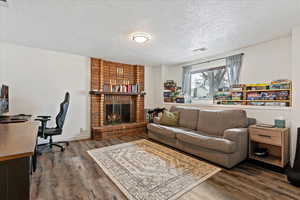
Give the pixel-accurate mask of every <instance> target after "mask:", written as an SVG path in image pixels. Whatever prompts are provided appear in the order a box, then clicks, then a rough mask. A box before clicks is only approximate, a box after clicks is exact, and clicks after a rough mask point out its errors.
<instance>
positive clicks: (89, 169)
mask: <svg viewBox="0 0 300 200" xmlns="http://www.w3.org/2000/svg"><path fill="white" fill-rule="evenodd" d="M141 138H142V137H141V136H126V137H121V138H116V139H110V140H105V141H93V140H85V141H78V142H71V143H70V146H68V147H67V149H66V151H65V152H60V151H58V150H57V151H54V152H48V153H44V154H43V155H42V156H39V158H38V169H37V172H35V173H34V174H33V177H32V184H31V199H32V200H96V199H97V200H98V199H99V200H126V197H125V196H124V195H123V194H122V193H121V191H120V190H119V189H118V188H117V187H116V186H115V185H114V184H113V182H112V181H110V179H109V178H108V177H107V176H106V175H105V174H104V172H103V171H102V170H101V169H100V168H99V166H98V165H97V164H96V163H95V162H94V161H93V160H92V159H91V158H90V156H89V155H88V154H87V152H86V151H87V150H89V149H94V148H100V147H104V146H109V145H113V144H119V143H123V142H129V141H133V140H137V139H141ZM259 199H261V200H288V199H292V200H294V199H295V200H296V199H300V188H296V187H294V186H292V185H290V184H288V183H287V181H286V178H285V176H284V175H283V174H279V173H276V172H273V171H269V170H267V169H264V168H261V167H258V166H256V165H254V164H251V163H247V162H246V163H242V164H240V165H238V166H237V167H235V168H233V169H231V170H226V169H223V170H222V171H221V172H219V173H217V174H216V175H214V176H213V177H211V178H209V179H208V180H206V181H205V182H203V183H201V184H200V185H198V186H197V187H195V188H194V189H193V190H191V191H190V192H187V193H186V194H184V195H183V196H181V197H180V200H259Z"/></svg>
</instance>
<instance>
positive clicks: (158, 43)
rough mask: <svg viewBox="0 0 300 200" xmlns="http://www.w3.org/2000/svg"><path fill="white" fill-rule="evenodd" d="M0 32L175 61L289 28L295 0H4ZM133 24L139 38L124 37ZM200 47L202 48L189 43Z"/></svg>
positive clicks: (70, 48) (105, 53)
mask: <svg viewBox="0 0 300 200" xmlns="http://www.w3.org/2000/svg"><path fill="white" fill-rule="evenodd" d="M9 1H10V5H9V7H8V8H3V7H2V8H1V9H0V12H1V13H0V17H1V20H0V22H1V29H0V31H1V32H2V33H1V37H2V40H6V41H9V42H13V43H17V44H21V45H27V46H32V47H38V48H45V49H51V50H57V51H64V52H69V53H74V54H79V55H83V56H93V57H99V58H104V59H108V60H115V61H119V62H125V63H136V64H152V65H156V64H176V63H182V62H186V61H189V60H193V59H195V58H201V57H207V56H211V55H215V54H218V53H222V52H225V51H229V50H234V49H237V48H241V47H244V46H247V45H251V44H255V43H258V42H262V41H266V40H270V39H273V38H276V37H279V36H282V35H286V34H288V33H290V30H291V28H292V27H293V26H295V25H298V24H300V1H299V0H275V1H274V0H9ZM135 31H145V32H148V33H150V34H151V35H152V40H151V41H150V42H149V43H146V44H142V45H141V44H137V43H134V42H132V41H129V40H128V35H129V34H130V33H132V32H135ZM201 47H206V48H208V51H207V52H205V53H201V52H198V53H195V52H193V51H192V50H193V49H195V48H201Z"/></svg>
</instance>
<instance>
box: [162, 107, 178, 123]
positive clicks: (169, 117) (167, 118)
mask: <svg viewBox="0 0 300 200" xmlns="http://www.w3.org/2000/svg"><path fill="white" fill-rule="evenodd" d="M178 121H179V113H178V112H169V111H166V110H165V111H164V112H163V114H162V116H161V118H160V122H159V123H160V124H162V125H167V126H177V125H178Z"/></svg>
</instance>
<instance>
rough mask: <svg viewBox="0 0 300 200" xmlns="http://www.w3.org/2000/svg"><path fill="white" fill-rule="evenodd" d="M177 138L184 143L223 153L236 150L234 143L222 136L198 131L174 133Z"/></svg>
mask: <svg viewBox="0 0 300 200" xmlns="http://www.w3.org/2000/svg"><path fill="white" fill-rule="evenodd" d="M176 137H177V139H178V140H181V141H183V142H185V143H189V144H193V145H197V146H199V147H202V148H207V149H211V150H215V151H220V152H223V153H227V154H229V153H234V152H235V151H236V143H235V142H233V141H230V140H227V139H224V138H220V137H214V136H209V135H204V134H201V133H198V132H191V131H188V132H185V133H184V134H176Z"/></svg>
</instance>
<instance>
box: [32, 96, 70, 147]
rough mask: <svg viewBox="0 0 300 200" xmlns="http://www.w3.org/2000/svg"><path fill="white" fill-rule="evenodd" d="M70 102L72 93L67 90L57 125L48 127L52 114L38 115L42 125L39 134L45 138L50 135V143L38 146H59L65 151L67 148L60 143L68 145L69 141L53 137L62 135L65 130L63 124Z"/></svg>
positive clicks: (57, 118) (57, 117)
mask: <svg viewBox="0 0 300 200" xmlns="http://www.w3.org/2000/svg"><path fill="white" fill-rule="evenodd" d="M69 102H70V94H69V92H67V93H66V94H65V99H64V101H63V102H62V103H61V104H60V110H59V113H58V114H57V116H56V127H53V128H49V127H47V122H48V121H49V120H51V116H37V117H38V118H37V119H35V120H37V121H40V122H41V126H40V127H39V131H38V136H39V137H41V138H44V139H47V138H48V137H49V143H46V144H39V145H38V146H39V147H40V146H48V147H49V148H50V149H52V147H53V146H56V147H59V148H60V150H61V151H64V150H65V148H64V147H63V146H62V145H60V144H65V145H66V146H68V145H69V142H53V139H52V137H53V136H55V135H61V134H62V132H63V126H64V122H65V119H66V114H67V111H68V108H69Z"/></svg>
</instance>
